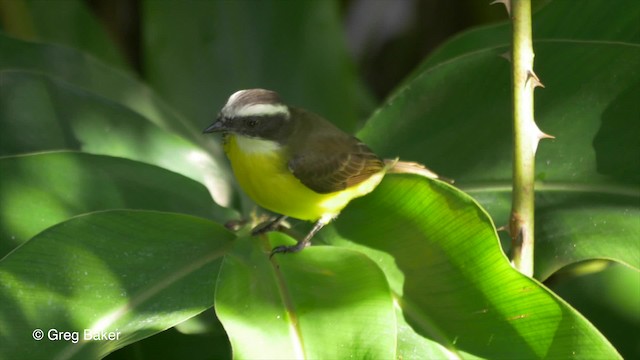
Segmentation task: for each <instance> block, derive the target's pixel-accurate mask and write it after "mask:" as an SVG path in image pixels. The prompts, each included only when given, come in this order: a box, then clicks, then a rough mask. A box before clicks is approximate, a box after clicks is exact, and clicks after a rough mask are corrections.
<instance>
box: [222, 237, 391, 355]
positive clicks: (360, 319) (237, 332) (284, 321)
mask: <svg viewBox="0 0 640 360" xmlns="http://www.w3.org/2000/svg"><path fill="white" fill-rule="evenodd" d="M271 238H272V239H274V240H276V242H278V243H281V242H282V241H289V242H291V239H289V238H286V237H285V236H283V235H282V234H273V235H271ZM271 246H272V245H270V244H269V243H268V242H266V241H265V240H264V238H263V239H262V240H258V239H257V238H240V239H238V241H237V246H236V248H235V249H234V251H233V252H232V253H231V254H229V255H227V256H226V257H225V260H224V262H223V266H222V269H221V272H220V277H219V278H218V285H217V289H216V313H217V314H218V317H219V318H220V321H222V323H223V325H224V327H225V329H226V331H227V333H228V335H229V338H230V340H231V344H232V348H233V353H234V356H235V357H238V358H247V359H252V358H277V359H280V358H305V359H306V358H312V359H315V358H321V359H337V358H344V357H353V358H379V359H392V358H395V353H396V350H395V343H396V329H395V328H394V327H393V325H394V324H395V320H396V319H395V310H394V306H393V302H392V298H391V294H390V292H389V287H388V285H387V282H386V280H385V277H384V274H383V273H382V272H381V271H380V269H379V268H378V267H377V266H376V265H375V264H374V263H373V262H372V261H371V260H369V259H368V258H367V257H366V256H364V255H362V254H361V253H358V252H354V251H351V250H346V249H340V248H334V247H312V248H309V249H306V250H305V251H303V252H301V253H298V254H295V255H294V256H275V257H273V259H272V260H271V261H269V255H268V254H269V251H270V249H271Z"/></svg>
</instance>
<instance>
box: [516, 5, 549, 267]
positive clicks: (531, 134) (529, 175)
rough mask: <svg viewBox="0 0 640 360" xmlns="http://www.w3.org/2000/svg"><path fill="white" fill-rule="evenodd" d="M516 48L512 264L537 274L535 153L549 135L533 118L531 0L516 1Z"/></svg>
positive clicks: (536, 84)
mask: <svg viewBox="0 0 640 360" xmlns="http://www.w3.org/2000/svg"><path fill="white" fill-rule="evenodd" d="M511 14H512V20H513V47H512V52H511V64H512V73H513V89H512V93H513V138H514V150H513V202H512V207H511V219H510V223H509V233H510V234H511V238H512V241H513V242H512V263H513V266H514V267H515V268H517V269H518V270H520V272H522V273H523V274H525V275H527V276H532V275H533V249H534V171H535V153H536V148H537V146H538V141H539V140H540V138H542V137H545V134H543V133H542V132H541V131H540V130H539V129H538V127H537V126H536V124H535V121H534V118H533V89H534V88H535V87H536V86H541V84H540V82H539V80H538V78H537V77H536V75H535V73H534V72H533V57H534V53H533V46H532V37H531V0H512V1H511Z"/></svg>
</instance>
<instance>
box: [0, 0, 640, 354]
mask: <svg viewBox="0 0 640 360" xmlns="http://www.w3.org/2000/svg"><path fill="white" fill-rule="evenodd" d="M575 4H576V3H575V1H571V0H554V1H535V2H534V5H535V7H536V9H538V11H537V12H536V14H535V15H534V22H533V24H534V37H535V40H536V41H535V44H534V47H535V50H536V72H537V73H538V75H539V76H540V77H541V79H542V81H543V83H544V84H545V85H546V88H545V89H543V90H541V91H539V92H537V93H536V114H537V121H538V123H539V124H540V126H541V128H543V129H545V131H547V132H549V133H551V134H553V135H555V136H556V140H554V141H548V142H543V143H541V145H540V148H539V153H538V163H537V164H536V167H537V179H538V180H539V182H538V184H537V190H538V191H537V194H536V201H537V206H538V207H537V209H536V211H537V218H536V220H537V223H536V233H537V234H538V235H537V236H538V238H537V240H538V241H537V247H536V279H537V280H536V279H529V278H526V277H524V276H522V275H521V274H519V273H518V272H516V271H515V270H513V269H512V268H511V267H510V265H509V263H508V260H507V258H506V256H505V251H504V250H503V248H504V249H506V252H508V247H509V245H508V243H506V242H504V239H503V247H502V248H501V247H500V241H499V240H500V239H499V238H498V236H497V234H496V230H495V226H494V222H495V223H497V224H498V225H502V224H504V223H505V221H506V219H507V214H508V211H509V203H510V202H509V198H510V173H511V168H510V159H511V156H510V153H511V152H510V147H511V143H510V140H509V134H510V128H509V123H510V121H509V117H510V108H511V105H510V101H511V100H510V94H509V93H508V88H509V87H508V85H509V81H510V80H509V75H508V74H509V72H508V63H507V62H506V61H504V59H501V58H500V56H499V55H500V54H501V53H504V52H505V51H507V49H508V44H509V41H510V38H509V36H510V35H509V31H510V25H509V23H508V22H505V21H502V22H496V21H497V20H506V18H507V17H506V15H505V13H504V8H503V7H502V6H501V5H498V6H492V7H489V6H487V4H485V3H484V2H477V1H463V0H457V1H444V0H440V1H436V0H434V1H419V0H406V1H396V0H385V1H382V0H377V1H370V0H350V1H341V2H337V1H260V2H255V1H209V2H205V1H182V2H178V1H163V2H159V1H154V0H146V1H127V0H113V1H104V0H87V1H80V0H64V1H62V0H58V1H47V0H0V26H1V29H2V33H0V302H1V303H2V304H3V307H2V310H0V342H1V343H2V344H3V346H2V348H1V349H0V358H5V357H6V358H13V357H18V356H19V357H25V356H27V357H30V358H48V357H51V356H54V355H57V356H58V357H60V358H73V357H75V358H95V357H104V356H107V355H108V357H109V358H112V359H117V358H122V359H126V358H136V359H140V358H159V357H165V358H182V357H184V356H185V354H188V356H189V357H190V358H201V359H206V358H224V357H229V356H231V355H230V354H232V353H233V355H235V356H236V357H239V358H254V357H287V358H292V357H300V358H302V357H312V358H316V357H322V358H327V357H346V356H352V357H356V358H364V357H377V358H393V357H398V358H403V359H413V358H415V359H421V358H425V357H427V358H445V357H446V358H477V357H481V358H511V357H536V358H537V357H558V358H567V357H577V358H615V357H618V356H619V355H618V353H617V352H619V353H620V354H621V355H622V356H624V357H625V358H635V357H638V356H640V348H638V345H637V334H638V332H639V331H640V330H639V329H640V305H639V304H640V275H639V273H638V269H639V268H640V247H639V246H638V239H640V221H638V219H639V215H640V187H639V185H640V184H639V181H640V160H639V159H640V158H639V157H638V156H637V154H638V153H640V142H638V139H639V138H640V132H639V131H640V127H639V125H638V124H640V109H639V108H638V107H637V101H636V98H637V96H636V95H637V93H638V91H639V89H640V72H639V71H638V67H637V64H638V63H640V52H639V51H638V45H639V44H640V29H639V28H638V27H637V21H636V20H637V19H638V18H640V3H639V2H637V1H635V0H617V1H615V2H610V1H607V0H584V1H582V2H581V5H580V6H576V5H575ZM478 25H482V26H479V27H475V28H473V29H470V30H469V31H465V32H463V33H459V32H461V31H462V30H463V29H466V28H468V27H471V26H478ZM458 33H459V34H458ZM445 40H447V41H446V42H444V41H445ZM249 87H265V88H271V89H274V90H277V91H279V92H280V93H281V94H282V96H283V98H285V99H286V100H287V102H288V103H290V104H295V105H297V106H302V107H305V108H308V109H311V110H313V111H315V112H317V113H320V114H322V115H323V116H325V117H327V118H328V119H329V120H331V121H333V122H335V123H336V124H337V125H338V126H340V127H341V128H343V129H345V130H347V131H351V132H355V130H356V129H361V130H360V131H359V132H358V136H359V137H361V138H362V139H363V140H365V141H366V142H367V143H368V144H370V145H371V146H372V148H374V149H375V150H376V151H377V152H379V153H380V154H381V155H384V156H386V157H395V156H400V157H401V158H403V159H407V160H417V161H421V162H423V163H425V164H428V165H429V166H430V167H432V168H433V169H434V170H436V171H437V172H439V173H442V174H444V175H447V176H449V177H454V178H455V179H456V180H457V183H456V185H458V186H460V187H461V188H462V189H463V190H464V191H466V192H467V194H466V193H463V192H461V191H460V190H458V189H456V188H453V187H451V186H448V185H446V184H443V183H439V182H436V181H431V180H426V179H421V178H417V177H414V176H389V177H388V178H386V179H385V180H384V181H383V182H382V184H381V185H380V186H379V187H378V189H376V191H374V192H373V193H372V194H370V195H369V196H367V197H364V198H361V199H357V200H355V201H354V202H353V204H351V205H350V206H349V207H348V208H347V209H346V210H345V211H344V213H343V214H342V215H341V216H340V218H339V219H338V220H337V221H336V222H335V223H334V224H332V225H331V226H329V227H327V228H326V229H324V230H323V231H322V232H321V233H320V234H319V236H318V238H317V239H316V240H315V242H316V243H324V245H330V246H314V247H312V248H310V249H307V250H305V251H304V252H302V253H300V254H296V255H294V256H282V257H280V256H277V257H275V258H274V259H273V260H271V261H270V260H269V259H268V256H267V254H268V251H269V249H270V248H271V247H272V246H274V245H278V244H283V243H292V242H293V241H294V240H293V239H292V238H291V237H290V236H293V237H296V236H298V235H299V233H300V232H302V231H304V224H299V223H294V224H293V227H292V228H291V229H290V230H289V231H288V234H289V235H290V236H288V235H284V234H280V233H275V234H271V235H270V236H268V237H260V238H251V237H248V236H247V228H246V227H244V228H242V229H241V230H240V231H239V232H238V233H236V234H233V233H231V232H229V231H228V230H226V229H225V228H224V227H223V226H222V225H223V224H225V223H227V221H229V220H232V219H233V220H237V219H238V217H239V214H243V218H244V219H249V218H250V217H252V216H254V215H255V207H254V206H253V205H252V204H251V203H250V202H249V201H248V200H247V199H246V198H244V197H243V196H242V195H241V194H240V192H238V191H237V190H236V186H235V184H234V182H233V179H232V176H231V175H230V174H229V171H228V166H227V164H226V160H225V159H224V155H223V154H222V152H221V149H220V146H219V142H218V139H213V137H205V136H202V135H200V130H201V129H202V128H203V127H204V126H205V125H207V124H208V123H210V121H211V119H212V118H213V116H214V115H215V113H216V112H217V111H218V109H219V108H220V107H221V106H222V104H223V103H224V102H225V101H226V98H227V96H228V95H229V94H230V93H232V92H233V91H235V90H237V89H238V88H249ZM383 98H386V100H385V101H383V102H381V101H380V100H381V99H383ZM374 109H377V110H375V111H374V112H373V114H372V115H371V116H369V119H368V120H367V121H366V122H363V119H365V118H366V117H368V115H369V114H370V113H371V112H372V111H373V110H374ZM468 194H470V195H471V196H473V198H471V197H470V196H469V195H468ZM474 199H477V201H479V202H480V203H481V204H482V205H483V206H485V207H486V211H485V210H484V209H483V208H482V207H480V205H478V203H477V202H476V200H474ZM612 262H615V263H616V264H615V265H610V264H611V263H612ZM539 281H545V284H546V285H547V286H548V287H547V286H545V285H543V284H541V283H540V282H539ZM565 301H566V302H569V303H570V304H571V305H572V306H573V307H572V306H570V305H568V304H567V303H566V302H565ZM574 307H575V309H574ZM43 309H46V311H43ZM212 309H215V313H214V311H213V310H212ZM576 309H577V311H576ZM578 311H579V312H578ZM585 317H586V319H588V321H587V320H586V319H585ZM592 324H593V325H595V327H594V326H593V325H592ZM54 327H55V328H57V329H59V330H66V331H81V330H82V329H86V328H91V329H95V330H107V331H116V330H117V331H120V332H121V334H122V338H120V339H118V340H116V341H90V342H79V343H78V344H73V343H71V342H64V341H57V342H56V341H48V340H46V339H45V340H43V341H41V342H38V343H34V340H33V339H32V338H31V331H33V329H35V328H42V329H49V328H54ZM596 327H597V329H596ZM601 333H602V334H601ZM154 334H155V335H154ZM151 335H153V336H151ZM603 335H604V336H603ZM605 337H606V338H605ZM609 341H611V343H612V344H613V346H615V349H614V347H613V346H612V345H611V344H610V343H609ZM117 349H120V350H117ZM115 350H117V351H115ZM616 350H617V351H616Z"/></svg>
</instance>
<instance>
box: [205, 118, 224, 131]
mask: <svg viewBox="0 0 640 360" xmlns="http://www.w3.org/2000/svg"><path fill="white" fill-rule="evenodd" d="M225 130H226V128H225V126H224V122H223V121H222V120H221V119H220V118H218V119H216V121H215V122H214V123H213V124H211V125H209V127H207V128H206V129H204V130H202V132H203V133H204V134H207V133H212V132H221V131H225Z"/></svg>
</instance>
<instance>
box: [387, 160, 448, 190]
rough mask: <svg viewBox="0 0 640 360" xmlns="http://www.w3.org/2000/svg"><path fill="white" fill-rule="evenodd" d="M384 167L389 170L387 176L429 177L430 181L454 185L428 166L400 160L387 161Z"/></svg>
mask: <svg viewBox="0 0 640 360" xmlns="http://www.w3.org/2000/svg"><path fill="white" fill-rule="evenodd" d="M384 165H385V167H386V168H387V174H415V175H420V176H424V177H427V178H429V179H438V180H442V181H444V182H448V183H449V184H453V183H454V180H453V179H449V178H446V177H444V176H440V175H438V174H436V173H435V172H433V171H431V170H429V169H428V168H427V167H426V166H424V165H422V164H420V163H417V162H413V161H400V159H398V158H395V159H385V160H384Z"/></svg>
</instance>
